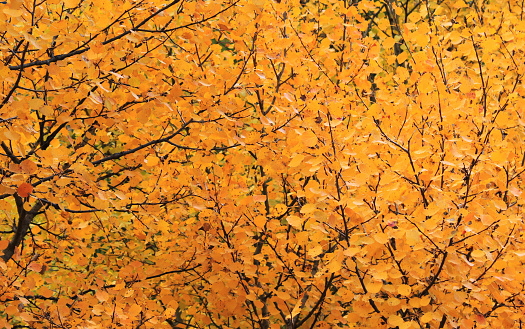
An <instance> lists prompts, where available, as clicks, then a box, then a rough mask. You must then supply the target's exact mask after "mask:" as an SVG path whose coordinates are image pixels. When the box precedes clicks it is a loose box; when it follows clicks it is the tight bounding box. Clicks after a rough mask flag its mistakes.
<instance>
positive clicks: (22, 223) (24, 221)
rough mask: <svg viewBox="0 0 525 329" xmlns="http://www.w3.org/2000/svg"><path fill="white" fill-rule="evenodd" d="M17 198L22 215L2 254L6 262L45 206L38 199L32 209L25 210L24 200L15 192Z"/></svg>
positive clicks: (19, 211)
mask: <svg viewBox="0 0 525 329" xmlns="http://www.w3.org/2000/svg"><path fill="white" fill-rule="evenodd" d="M15 200H16V205H17V207H18V213H19V214H20V217H19V219H18V226H17V228H16V232H15V235H14V236H13V238H12V239H11V241H10V242H9V245H8V246H7V248H5V249H4V254H3V255H2V259H3V260H4V262H7V261H8V260H10V259H11V257H13V254H14V253H15V249H16V247H18V246H19V245H20V243H21V242H22V240H23V239H24V237H25V235H26V234H27V230H28V229H29V224H31V222H32V221H33V218H35V216H36V215H37V214H38V212H39V211H40V209H42V207H43V206H44V204H43V203H42V202H40V201H37V202H36V203H35V204H34V205H33V207H31V210H29V211H26V210H24V200H23V199H22V198H21V197H20V196H18V195H17V194H15Z"/></svg>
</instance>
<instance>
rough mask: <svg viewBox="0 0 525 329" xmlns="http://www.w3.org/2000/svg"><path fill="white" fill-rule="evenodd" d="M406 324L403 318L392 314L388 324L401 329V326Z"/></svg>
mask: <svg viewBox="0 0 525 329" xmlns="http://www.w3.org/2000/svg"><path fill="white" fill-rule="evenodd" d="M404 323H405V321H404V320H403V318H402V317H400V316H399V315H397V314H391V315H390V316H389V317H388V324H389V325H391V326H393V327H399V326H401V325H402V324H404Z"/></svg>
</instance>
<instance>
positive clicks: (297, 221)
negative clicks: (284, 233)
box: [286, 216, 304, 228]
mask: <svg viewBox="0 0 525 329" xmlns="http://www.w3.org/2000/svg"><path fill="white" fill-rule="evenodd" d="M286 220H287V221H288V224H290V225H291V226H292V227H295V228H301V225H302V224H303V222H304V220H303V219H302V218H301V217H297V216H288V217H287V218H286Z"/></svg>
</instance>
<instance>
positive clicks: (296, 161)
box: [288, 154, 304, 168]
mask: <svg viewBox="0 0 525 329" xmlns="http://www.w3.org/2000/svg"><path fill="white" fill-rule="evenodd" d="M303 159H304V155H302V154H297V155H295V156H294V157H293V158H292V161H290V163H289V164H288V166H289V167H292V168H294V167H297V166H299V165H300V164H301V162H302V161H303Z"/></svg>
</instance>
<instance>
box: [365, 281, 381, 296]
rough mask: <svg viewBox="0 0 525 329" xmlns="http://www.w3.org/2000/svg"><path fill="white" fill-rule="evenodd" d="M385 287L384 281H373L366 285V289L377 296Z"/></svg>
mask: <svg viewBox="0 0 525 329" xmlns="http://www.w3.org/2000/svg"><path fill="white" fill-rule="evenodd" d="M382 287H383V281H372V282H370V283H369V284H367V285H366V289H367V290H368V292H369V293H372V294H376V293H378V292H379V291H380V290H381V288H382Z"/></svg>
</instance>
